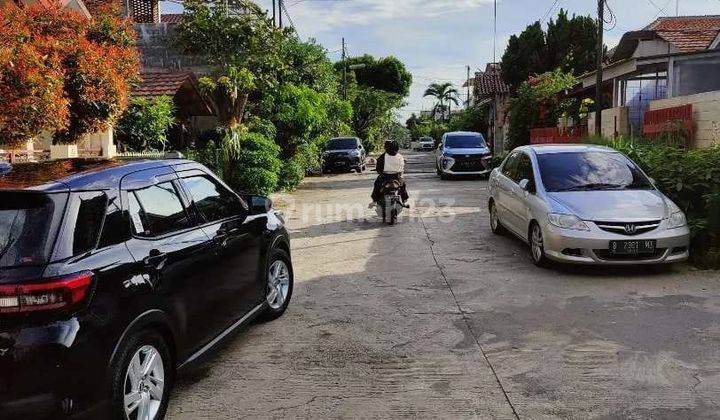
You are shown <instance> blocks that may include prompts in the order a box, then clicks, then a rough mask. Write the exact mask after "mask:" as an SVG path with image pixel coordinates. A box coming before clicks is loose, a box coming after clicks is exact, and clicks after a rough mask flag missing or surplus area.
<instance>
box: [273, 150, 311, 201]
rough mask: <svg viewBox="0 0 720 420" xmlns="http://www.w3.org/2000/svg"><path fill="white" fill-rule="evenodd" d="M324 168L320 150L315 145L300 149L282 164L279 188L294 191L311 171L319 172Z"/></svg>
mask: <svg viewBox="0 0 720 420" xmlns="http://www.w3.org/2000/svg"><path fill="white" fill-rule="evenodd" d="M321 166H322V162H321V158H320V149H319V148H318V147H317V146H316V145H315V144H304V145H301V146H300V147H298V148H297V149H296V151H295V155H294V156H293V157H291V158H290V159H287V160H286V161H284V162H283V163H282V168H281V169H280V179H279V182H278V188H279V189H281V190H289V191H291V190H294V189H295V188H297V186H298V185H300V182H301V181H302V180H303V178H305V175H306V174H307V173H308V172H310V171H313V170H315V171H319V170H320V168H321Z"/></svg>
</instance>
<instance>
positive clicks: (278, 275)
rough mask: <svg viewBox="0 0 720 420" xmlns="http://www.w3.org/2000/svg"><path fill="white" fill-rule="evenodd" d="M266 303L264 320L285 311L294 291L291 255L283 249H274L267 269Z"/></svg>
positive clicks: (262, 318) (278, 315)
mask: <svg viewBox="0 0 720 420" xmlns="http://www.w3.org/2000/svg"><path fill="white" fill-rule="evenodd" d="M266 273H267V274H266V292H265V304H266V306H267V309H266V310H265V312H264V313H263V315H262V316H261V320H262V321H272V320H274V319H277V318H279V317H281V316H282V314H283V313H285V310H286V309H287V307H288V305H289V304H290V298H291V297H292V292H293V283H294V282H293V269H292V264H291V262H290V256H289V255H288V254H287V252H285V251H283V250H282V249H274V250H273V251H272V253H271V254H270V258H269V259H268V265H267V270H266Z"/></svg>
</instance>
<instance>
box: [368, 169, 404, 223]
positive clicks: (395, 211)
mask: <svg viewBox="0 0 720 420" xmlns="http://www.w3.org/2000/svg"><path fill="white" fill-rule="evenodd" d="M380 193H381V194H382V198H381V199H380V201H379V202H378V203H377V205H376V206H375V210H376V211H377V214H378V216H379V217H381V218H382V220H383V223H387V224H388V225H394V224H395V223H396V222H397V218H398V215H399V214H400V213H401V212H402V209H403V208H404V207H406V206H405V205H403V202H402V198H401V197H400V182H399V181H397V180H390V181H387V182H385V183H384V184H383V186H382V189H381V190H380Z"/></svg>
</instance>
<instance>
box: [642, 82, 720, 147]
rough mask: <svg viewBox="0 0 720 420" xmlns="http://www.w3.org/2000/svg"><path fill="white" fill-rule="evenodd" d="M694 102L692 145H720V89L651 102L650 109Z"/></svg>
mask: <svg viewBox="0 0 720 420" xmlns="http://www.w3.org/2000/svg"><path fill="white" fill-rule="evenodd" d="M687 104H692V106H693V119H694V120H695V134H694V138H693V142H692V144H691V146H692V147H696V148H705V147H712V146H720V91H715V92H706V93H698V94H696V95H688V96H677V97H674V98H668V99H661V100H657V101H652V102H650V109H651V110H655V109H662V108H672V107H676V106H681V105H687Z"/></svg>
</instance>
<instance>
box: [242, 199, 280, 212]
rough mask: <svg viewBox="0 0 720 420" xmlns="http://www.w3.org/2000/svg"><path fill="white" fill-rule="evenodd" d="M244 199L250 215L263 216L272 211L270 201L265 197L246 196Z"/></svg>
mask: <svg viewBox="0 0 720 420" xmlns="http://www.w3.org/2000/svg"><path fill="white" fill-rule="evenodd" d="M244 198H245V201H247V203H248V205H249V206H250V214H251V215H257V214H265V213H267V212H269V211H270V209H272V206H273V203H272V200H271V199H269V198H267V197H263V196H261V195H246V196H245V197H244Z"/></svg>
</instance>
